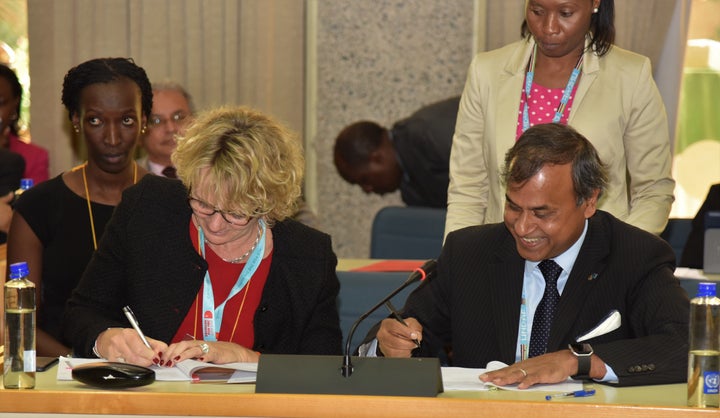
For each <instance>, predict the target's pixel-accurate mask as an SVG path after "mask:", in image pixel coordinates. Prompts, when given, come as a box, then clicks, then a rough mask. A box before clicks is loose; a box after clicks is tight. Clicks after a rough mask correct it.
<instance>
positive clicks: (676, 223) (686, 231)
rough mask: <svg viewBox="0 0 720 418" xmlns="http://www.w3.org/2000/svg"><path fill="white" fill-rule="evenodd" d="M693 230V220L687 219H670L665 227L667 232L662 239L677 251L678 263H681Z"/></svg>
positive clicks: (676, 258) (664, 232) (662, 235)
mask: <svg viewBox="0 0 720 418" xmlns="http://www.w3.org/2000/svg"><path fill="white" fill-rule="evenodd" d="M691 229H692V219H686V218H670V219H668V223H667V225H666V226H665V230H664V231H663V232H662V233H661V234H660V238H662V239H664V240H665V241H667V243H668V244H670V246H671V247H672V249H673V251H675V260H676V263H678V264H679V263H680V258H681V257H682V253H683V249H684V248H685V242H687V239H688V235H690V230H691Z"/></svg>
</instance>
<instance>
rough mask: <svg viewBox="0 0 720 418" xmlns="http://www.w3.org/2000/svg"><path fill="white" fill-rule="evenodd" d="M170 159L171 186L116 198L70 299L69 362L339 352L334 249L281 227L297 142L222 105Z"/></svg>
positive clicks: (248, 113)
mask: <svg viewBox="0 0 720 418" xmlns="http://www.w3.org/2000/svg"><path fill="white" fill-rule="evenodd" d="M172 158H173V163H174V164H175V166H176V168H177V174H178V178H179V179H180V180H181V181H174V180H170V179H167V178H164V177H160V176H147V177H146V178H144V179H143V181H141V182H140V183H138V185H137V186H136V187H133V188H131V189H129V190H128V191H127V192H126V193H125V194H124V196H123V201H122V203H121V204H120V205H119V206H118V208H117V210H116V211H115V213H114V215H113V218H112V219H111V221H110V223H109V224H108V228H107V231H106V239H104V240H103V242H102V245H101V246H100V248H99V250H98V253H97V256H96V257H95V258H94V259H93V260H92V262H91V263H90V265H89V266H88V269H87V270H86V272H85V275H84V276H83V279H82V280H81V282H80V284H79V286H78V287H77V289H76V290H75V292H74V293H73V296H72V298H71V300H70V302H69V305H68V315H67V317H66V325H67V326H66V329H65V335H66V337H67V338H68V339H69V340H70V341H72V342H73V347H74V350H75V353H76V354H77V355H80V356H90V355H92V354H94V355H97V356H98V357H103V358H107V359H110V360H113V361H127V362H129V363H134V364H139V365H150V364H152V363H155V364H159V365H163V366H172V365H173V364H175V363H176V362H179V361H182V360H185V359H188V358H196V359H200V360H202V361H208V362H213V363H228V362H238V361H241V362H255V361H257V360H258V357H259V355H260V353H263V352H266V353H284V354H339V353H340V352H341V348H340V347H341V338H342V334H341V332H340V328H339V319H338V313H337V308H336V298H337V294H338V290H339V282H338V279H337V276H336V274H335V266H336V264H337V258H336V256H335V254H334V253H333V251H332V246H331V242H330V237H329V236H328V235H326V234H323V233H321V232H319V231H316V230H314V229H312V228H309V227H307V226H304V225H302V224H300V223H298V222H296V221H293V220H291V219H289V218H288V217H289V216H290V215H291V214H292V213H293V212H294V210H295V202H296V201H297V198H298V196H299V195H300V192H301V184H302V178H303V167H304V160H303V156H302V150H301V148H300V144H299V141H298V139H297V138H296V137H295V136H294V135H293V134H292V133H291V132H290V131H288V130H287V129H286V128H284V127H283V126H282V125H280V124H278V123H277V122H275V121H274V120H273V119H271V118H269V117H267V116H265V115H263V114H261V113H259V112H257V111H255V110H253V109H250V108H247V107H226V108H220V109H216V110H211V111H208V112H206V113H204V114H201V115H199V116H198V118H197V119H196V120H195V122H194V123H193V124H192V125H191V126H190V127H189V128H188V130H187V132H186V135H185V137H184V138H180V139H179V141H178V148H177V150H176V151H175V153H174V154H173V157H172ZM126 305H127V306H131V307H132V309H133V311H134V313H135V315H136V316H137V318H138V320H139V322H140V324H142V329H143V331H144V332H145V334H146V335H147V336H148V337H149V338H147V340H148V341H149V346H150V347H147V346H146V345H145V344H144V343H143V341H142V340H141V338H140V337H139V336H138V334H137V333H136V332H135V331H134V330H133V329H132V328H131V327H130V325H129V323H128V322H127V321H126V320H125V317H124V316H123V312H122V308H123V307H124V306H126Z"/></svg>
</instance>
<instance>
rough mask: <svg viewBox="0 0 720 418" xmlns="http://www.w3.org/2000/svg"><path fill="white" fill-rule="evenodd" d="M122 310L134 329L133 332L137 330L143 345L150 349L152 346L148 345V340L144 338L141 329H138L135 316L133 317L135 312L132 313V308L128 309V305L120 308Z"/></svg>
mask: <svg viewBox="0 0 720 418" xmlns="http://www.w3.org/2000/svg"><path fill="white" fill-rule="evenodd" d="M122 310H123V313H124V314H125V316H126V317H127V319H128V321H130V325H132V327H133V329H135V332H137V334H138V336H139V337H140V339H141V340H142V342H143V344H145V347H147V348H149V349H151V350H152V347H150V343H149V342H148V340H147V338H145V334H143V332H142V330H141V329H140V325H139V324H138V321H137V318H135V314H134V313H133V311H132V309H130V307H129V306H126V307H124V308H122Z"/></svg>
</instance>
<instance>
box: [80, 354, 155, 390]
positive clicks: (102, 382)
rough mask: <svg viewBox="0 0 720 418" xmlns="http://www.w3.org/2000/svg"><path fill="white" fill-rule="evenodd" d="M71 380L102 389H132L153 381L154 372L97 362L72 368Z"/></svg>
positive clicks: (126, 365)
mask: <svg viewBox="0 0 720 418" xmlns="http://www.w3.org/2000/svg"><path fill="white" fill-rule="evenodd" d="M72 378H73V379H75V380H77V381H78V382H82V383H85V384H86V385H90V386H95V387H98V388H103V389H122V388H134V387H138V386H145V385H149V384H150V383H152V382H154V381H155V372H154V371H153V370H151V369H148V368H147V367H142V366H136V365H134V364H127V363H116V362H110V361H99V362H97V363H88V364H83V365H80V366H76V367H73V369H72Z"/></svg>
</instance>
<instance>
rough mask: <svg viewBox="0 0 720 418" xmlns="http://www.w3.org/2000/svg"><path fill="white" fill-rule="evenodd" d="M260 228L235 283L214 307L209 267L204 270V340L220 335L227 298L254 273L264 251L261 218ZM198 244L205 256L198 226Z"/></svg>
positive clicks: (203, 237)
mask: <svg viewBox="0 0 720 418" xmlns="http://www.w3.org/2000/svg"><path fill="white" fill-rule="evenodd" d="M258 222H259V224H260V228H262V236H261V237H260V241H259V242H258V245H257V247H255V249H254V250H253V252H252V254H250V258H248V261H247V264H245V267H243V269H242V271H241V272H240V275H239V276H238V278H237V281H236V282H235V285H234V286H233V288H232V289H231V290H230V294H229V295H228V297H227V298H226V299H225V301H223V303H221V304H220V305H218V306H217V307H215V295H214V293H213V288H212V281H211V280H210V269H209V268H208V270H207V271H206V272H205V279H204V281H203V305H202V308H203V310H202V312H203V314H202V333H203V339H204V340H205V341H217V337H218V336H219V335H220V326H221V325H222V319H223V314H224V313H225V304H226V303H227V301H228V300H230V299H232V297H233V296H235V295H237V294H238V293H240V291H241V290H242V289H243V288H244V287H245V285H246V284H247V283H248V282H249V281H250V278H251V277H252V276H253V274H255V270H257V268H258V266H259V265H260V262H261V261H262V256H263V254H264V253H265V222H263V220H262V219H260V220H259V221H258ZM198 245H199V246H200V249H201V251H202V256H203V258H205V234H204V233H203V230H202V228H200V227H198Z"/></svg>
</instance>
